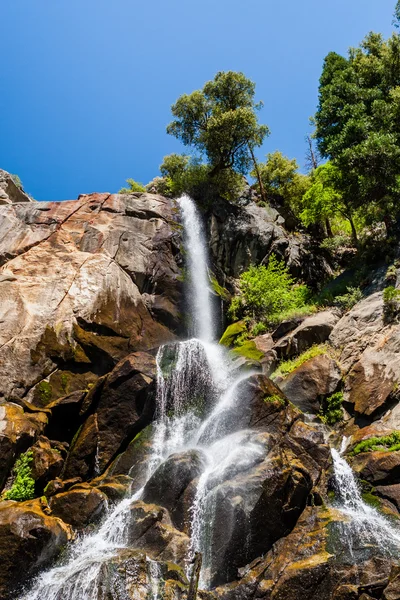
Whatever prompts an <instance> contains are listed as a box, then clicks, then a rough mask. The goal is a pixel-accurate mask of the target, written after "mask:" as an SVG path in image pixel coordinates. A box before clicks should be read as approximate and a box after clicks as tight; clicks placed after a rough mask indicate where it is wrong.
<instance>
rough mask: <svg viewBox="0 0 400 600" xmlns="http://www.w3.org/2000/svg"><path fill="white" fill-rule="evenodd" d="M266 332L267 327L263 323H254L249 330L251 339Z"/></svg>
mask: <svg viewBox="0 0 400 600" xmlns="http://www.w3.org/2000/svg"><path fill="white" fill-rule="evenodd" d="M266 331H268V327H267V326H266V325H265V323H256V324H255V325H253V327H252V328H251V331H250V333H251V335H252V336H253V337H257V336H258V335H262V334H263V333H265V332H266Z"/></svg>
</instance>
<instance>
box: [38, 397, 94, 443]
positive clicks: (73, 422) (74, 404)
mask: <svg viewBox="0 0 400 600" xmlns="http://www.w3.org/2000/svg"><path fill="white" fill-rule="evenodd" d="M85 396H86V392H85V391H84V390H78V391H76V392H73V393H72V394H68V396H63V397H62V398H58V399H57V400H54V401H53V402H50V404H48V405H47V407H46V408H48V409H50V410H51V418H50V422H49V425H48V427H47V429H46V433H47V435H48V437H49V438H50V439H55V440H61V441H66V442H70V441H71V440H72V438H73V436H74V434H75V432H76V429H77V425H78V424H79V423H80V414H79V413H80V410H81V407H82V403H83V399H84V398H85Z"/></svg>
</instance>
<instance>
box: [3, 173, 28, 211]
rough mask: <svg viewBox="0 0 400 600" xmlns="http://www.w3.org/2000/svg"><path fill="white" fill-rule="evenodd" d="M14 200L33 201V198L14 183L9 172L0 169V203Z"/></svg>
mask: <svg viewBox="0 0 400 600" xmlns="http://www.w3.org/2000/svg"><path fill="white" fill-rule="evenodd" d="M16 202H35V200H34V199H33V198H30V197H29V196H28V195H27V194H25V192H24V190H23V188H22V187H19V186H17V185H16V183H15V181H14V179H13V177H12V175H10V173H7V171H3V169H0V205H1V204H15V203H16Z"/></svg>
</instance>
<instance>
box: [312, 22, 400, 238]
mask: <svg viewBox="0 0 400 600" xmlns="http://www.w3.org/2000/svg"><path fill="white" fill-rule="evenodd" d="M399 79H400V37H399V36H398V35H397V34H393V35H392V37H391V38H389V39H388V40H387V41H384V40H383V38H382V36H381V35H380V34H376V33H370V34H368V36H367V37H366V38H365V39H364V41H363V42H362V44H361V46H360V47H359V48H352V49H351V50H350V51H349V55H348V58H344V57H343V56H340V55H338V54H336V53H334V52H331V53H330V54H328V56H327V57H326V59H325V62H324V67H323V72H322V75H321V79H320V88H319V107H318V111H317V114H316V116H315V122H316V138H317V140H318V147H319V150H320V151H321V153H322V155H323V156H324V157H326V158H329V159H330V160H331V161H332V162H333V164H334V166H335V167H336V168H337V169H338V170H339V173H340V177H339V178H338V180H337V186H336V188H335V189H337V190H338V191H340V192H341V197H342V200H343V202H344V203H345V205H346V206H347V207H350V208H352V209H353V210H356V209H358V208H359V207H362V210H363V213H364V215H365V217H366V218H369V219H370V220H371V222H374V221H383V222H384V223H385V225H386V228H387V229H389V227H390V225H391V223H392V222H393V216H394V215H395V214H396V213H397V212H398V209H397V204H398V202H397V199H398V194H399V190H400V187H399V186H400V179H399V173H400V119H399V116H400V87H399V85H398V83H399Z"/></svg>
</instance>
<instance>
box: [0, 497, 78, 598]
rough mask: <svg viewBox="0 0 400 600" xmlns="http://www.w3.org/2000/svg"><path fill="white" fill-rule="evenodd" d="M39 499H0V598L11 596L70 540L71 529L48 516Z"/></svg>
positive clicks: (13, 596) (59, 520)
mask: <svg viewBox="0 0 400 600" xmlns="http://www.w3.org/2000/svg"><path fill="white" fill-rule="evenodd" d="M49 512H50V511H49V509H48V507H47V506H46V504H43V502H42V501H41V500H32V501H30V502H21V503H18V502H12V501H7V502H5V501H3V502H0V562H1V569H0V597H1V598H3V599H4V600H6V599H9V598H10V599H11V598H15V588H16V587H17V586H20V585H21V584H23V583H24V582H25V581H26V580H27V578H28V577H30V576H32V575H33V574H34V573H35V572H36V571H37V570H38V569H39V568H41V567H43V566H45V565H46V564H48V563H49V562H50V561H51V560H52V559H54V558H55V557H56V556H57V554H58V553H59V552H60V550H61V548H62V547H63V546H64V545H65V544H66V543H67V541H68V540H69V539H71V535H72V534H71V529H70V528H69V527H68V525H66V524H65V523H64V522H63V521H62V520H61V519H58V518H56V517H54V516H52V515H49Z"/></svg>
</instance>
